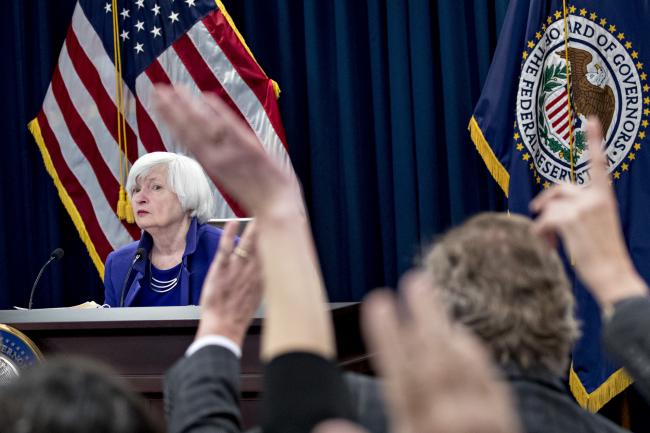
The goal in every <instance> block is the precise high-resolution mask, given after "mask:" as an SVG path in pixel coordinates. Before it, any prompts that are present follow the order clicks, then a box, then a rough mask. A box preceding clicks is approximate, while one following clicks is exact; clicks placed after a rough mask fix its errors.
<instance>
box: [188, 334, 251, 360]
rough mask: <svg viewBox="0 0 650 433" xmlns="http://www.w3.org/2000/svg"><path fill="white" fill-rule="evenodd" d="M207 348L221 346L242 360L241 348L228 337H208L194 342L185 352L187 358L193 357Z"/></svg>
mask: <svg viewBox="0 0 650 433" xmlns="http://www.w3.org/2000/svg"><path fill="white" fill-rule="evenodd" d="M206 346H221V347H224V348H226V349H228V350H230V351H231V352H232V353H233V354H234V355H235V356H236V357H237V358H241V348H240V347H239V346H238V345H237V343H235V342H234V341H232V340H231V339H230V338H228V337H224V336H223V335H206V336H204V337H201V338H199V339H198V340H194V342H193V343H192V344H190V347H188V348H187V350H186V351H185V356H192V355H193V354H194V353H196V352H198V351H199V350H200V349H203V348H204V347H206Z"/></svg>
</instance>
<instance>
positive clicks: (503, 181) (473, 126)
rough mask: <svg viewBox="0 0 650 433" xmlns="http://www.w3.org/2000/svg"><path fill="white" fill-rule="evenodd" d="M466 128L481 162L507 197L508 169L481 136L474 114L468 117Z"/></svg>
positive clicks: (481, 132) (508, 184)
mask: <svg viewBox="0 0 650 433" xmlns="http://www.w3.org/2000/svg"><path fill="white" fill-rule="evenodd" d="M467 129H469V134H470V137H471V138H472V141H473V142H474V146H476V150H478V153H479V155H481V158H483V162H484V163H485V166H486V167H487V169H488V171H489V172H490V174H491V175H492V177H493V178H494V180H495V181H496V182H497V184H499V186H500V187H501V189H502V190H503V193H504V194H505V195H506V197H508V189H509V186H510V173H508V170H506V169H505V167H504V166H503V165H502V164H501V161H499V158H497V156H496V155H495V154H494V151H493V150H492V148H491V147H490V144H489V143H488V142H487V140H486V139H485V137H484V136H483V131H481V128H480V127H479V126H478V123H476V119H475V118H474V116H472V118H471V119H470V121H469V125H468V127H467Z"/></svg>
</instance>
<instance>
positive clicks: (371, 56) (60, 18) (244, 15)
mask: <svg viewBox="0 0 650 433" xmlns="http://www.w3.org/2000/svg"><path fill="white" fill-rule="evenodd" d="M7 3H8V4H6V5H3V6H5V7H4V11H3V14H1V16H0V20H2V26H1V30H0V31H2V33H3V34H2V38H0V50H1V51H0V52H1V53H2V55H3V56H4V61H3V67H2V68H0V74H1V75H0V76H1V78H2V79H1V80H0V86H2V101H1V102H0V104H1V105H0V106H1V116H0V118H1V119H2V120H1V121H2V122H3V128H2V130H3V131H4V143H5V145H4V146H3V154H2V157H0V161H1V162H0V164H1V165H0V203H1V205H2V212H0V227H2V229H1V230H0V308H10V307H12V306H13V305H22V306H24V305H26V303H27V299H28V297H29V287H30V286H31V282H32V280H33V278H34V277H35V275H36V273H37V272H38V268H39V267H40V266H41V264H42V263H43V262H44V261H45V260H46V259H47V257H48V255H49V253H50V251H51V250H52V249H54V248H55V247H59V246H60V247H62V248H64V249H65V251H66V254H65V258H64V259H63V260H62V262H60V263H54V264H53V266H51V268H50V269H49V270H48V271H46V274H45V275H44V278H43V281H41V287H39V291H38V294H37V296H36V298H35V306H36V307H55V306H67V305H73V304H77V303H80V302H83V301H86V300H88V299H94V300H96V301H98V302H101V301H102V298H103V289H102V283H101V281H100V280H99V278H98V275H97V272H96V271H95V268H94V267H93V265H92V263H91V261H90V259H89V257H88V254H87V253H86V250H85V247H84V246H83V244H82V243H81V241H80V240H79V239H78V236H77V233H76V231H75V229H74V227H73V225H72V223H71V222H70V218H69V217H68V215H67V213H66V212H65V210H64V209H63V207H62V205H61V204H60V202H59V199H58V197H57V193H56V190H55V189H54V187H53V184H52V181H51V179H50V178H49V176H48V175H47V173H46V172H45V169H44V166H43V162H42V160H41V157H40V155H39V152H38V149H37V147H36V145H35V143H34V142H33V140H32V138H31V136H30V135H29V133H28V131H27V127H26V125H27V122H28V121H29V120H30V119H32V118H33V117H34V116H35V115H36V114H37V112H38V110H39V108H40V105H41V103H42V100H43V96H44V95H45V92H46V89H47V86H48V84H49V81H50V78H51V74H52V70H53V67H54V65H55V63H56V61H57V58H58V54H59V50H60V48H61V45H62V43H63V40H64V38H65V32H66V30H67V26H68V24H69V21H70V17H71V15H72V10H73V8H74V5H75V0H56V1H54V0H12V1H11V2H7ZM224 3H225V4H226V7H227V8H228V10H229V11H230V13H231V15H232V16H233V18H234V20H235V23H236V24H237V25H238V27H239V29H240V31H241V33H242V34H243V36H244V38H245V39H246V41H247V42H248V44H249V46H250V48H251V50H252V51H253V53H254V54H255V56H256V58H257V60H258V61H259V63H260V64H261V65H262V67H263V68H264V69H265V70H266V72H267V74H268V75H269V76H270V77H271V78H273V79H275V80H276V81H277V82H278V83H279V84H280V87H281V88H282V94H281V97H280V108H281V111H282V116H283V121H284V125H285V127H286V130H287V135H288V140H289V146H290V154H291V158H292V161H293V164H294V166H295V169H296V171H297V173H298V176H299V178H300V179H301V181H302V184H303V187H304V192H305V197H306V201H307V205H308V208H309V211H310V216H311V221H312V227H313V230H314V234H315V238H316V243H317V247H318V251H319V253H320V258H321V263H322V266H323V270H324V275H325V280H326V284H327V287H328V290H329V294H330V299H331V300H333V301H344V300H359V299H360V298H361V297H362V296H363V295H364V294H365V293H367V292H368V291H369V290H370V289H371V288H373V287H375V286H382V285H395V283H396V281H397V280H398V278H399V276H400V275H401V274H402V273H403V272H404V271H405V270H406V269H407V268H408V267H409V266H410V265H411V263H412V261H413V258H414V256H415V255H417V254H418V253H419V251H420V246H421V245H423V244H426V243H428V242H429V241H430V240H431V239H432V238H433V237H434V236H435V235H436V234H437V233H440V232H441V231H443V230H445V229H447V228H448V227H450V226H451V225H453V224H457V223H459V222H461V221H463V220H464V219H465V218H467V217H468V216H470V215H472V214H474V213H476V212H479V211H483V210H501V209H503V208H504V198H503V197H502V194H501V192H500V191H498V190H497V187H496V185H495V184H494V182H493V181H492V179H491V178H490V176H489V174H488V172H487V170H486V169H485V167H484V165H483V163H482V162H481V161H480V159H479V158H478V154H477V152H476V151H475V149H474V147H473V145H472V143H471V142H470V140H469V134H468V132H467V123H468V120H469V118H470V115H471V113H472V111H473V108H474V103H475V102H476V100H477V99H478V96H479V94H480V90H481V88H482V85H483V81H484V78H485V75H486V73H487V70H488V67H489V64H490V60H491V57H492V53H493V50H494V46H495V43H496V38H497V35H498V31H499V29H500V28H501V22H502V19H503V16H504V13H505V10H506V7H507V0H491V1H488V2H485V1H484V0H466V1H457V0H444V1H443V0H439V1H425V0H408V1H406V0H402V1H386V0H382V1H380V0H365V1H352V2H351V1H346V0H332V1H304V2H299V1H291V0H283V1H282V0H268V1H259V0H256V1H253V0H248V1H234V0H231V1H224ZM101 4H102V2H99V1H98V7H100V6H101Z"/></svg>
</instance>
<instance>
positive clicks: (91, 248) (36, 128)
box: [27, 119, 104, 280]
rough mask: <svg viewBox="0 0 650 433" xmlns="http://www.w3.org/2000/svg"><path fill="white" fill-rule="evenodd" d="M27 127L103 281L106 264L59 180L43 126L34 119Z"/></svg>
mask: <svg viewBox="0 0 650 433" xmlns="http://www.w3.org/2000/svg"><path fill="white" fill-rule="evenodd" d="M27 127H28V128H29V131H30V132H31V133H32V136H34V140H35V141H36V144H37V145H38V149H39V150H40V151H41V156H42V157H43V163H44V164H45V170H47V173H48V174H49V175H50V176H51V177H52V180H53V181H54V186H55V187H56V190H57V192H58V193H59V198H60V199H61V203H63V207H65V210H66V211H68V214H69V215H70V218H71V219H72V222H73V223H74V226H75V227H76V229H77V232H79V237H80V238H81V241H82V242H83V243H84V245H85V246H86V249H87V250H88V254H90V258H91V259H92V261H93V264H94V265H95V268H97V272H99V276H100V278H101V279H102V280H103V279H104V262H103V261H102V259H101V258H100V257H99V254H98V253H97V250H96V249H95V245H94V244H93V242H92V240H91V239H90V235H89V234H88V230H87V229H86V225H85V224H84V221H83V218H81V214H79V211H78V210H77V207H76V206H75V205H74V202H73V201H72V198H70V195H69V194H68V191H66V189H65V187H64V186H63V183H62V182H61V179H59V175H58V173H57V172H56V169H55V168H54V163H52V157H51V156H50V152H48V150H47V147H46V146H45V140H43V135H42V133H41V126H40V125H39V123H38V119H34V120H32V121H31V122H29V124H28V125H27Z"/></svg>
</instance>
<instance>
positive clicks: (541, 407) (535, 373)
mask: <svg viewBox="0 0 650 433" xmlns="http://www.w3.org/2000/svg"><path fill="white" fill-rule="evenodd" d="M504 370H505V374H506V376H507V379H508V383H509V384H510V386H511V387H512V391H513V393H514V397H515V403H516V405H517V413H518V415H519V419H520V420H521V424H522V427H523V431H524V432H525V433H568V432H571V433H625V432H628V431H627V430H624V429H622V428H621V427H619V426H617V425H616V424H614V423H613V422H611V421H610V420H608V419H607V418H605V417H604V416H602V415H599V414H595V413H591V412H589V411H587V410H585V409H582V408H581V407H580V406H579V405H578V403H576V402H575V400H573V399H572V398H571V397H570V395H569V391H568V389H567V388H566V386H565V384H564V383H563V382H562V381H561V380H560V379H559V378H558V377H557V376H555V375H554V374H553V373H552V372H550V371H549V370H546V369H536V370H522V369H520V368H518V367H516V366H514V365H509V366H507V367H505V368H504Z"/></svg>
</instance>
